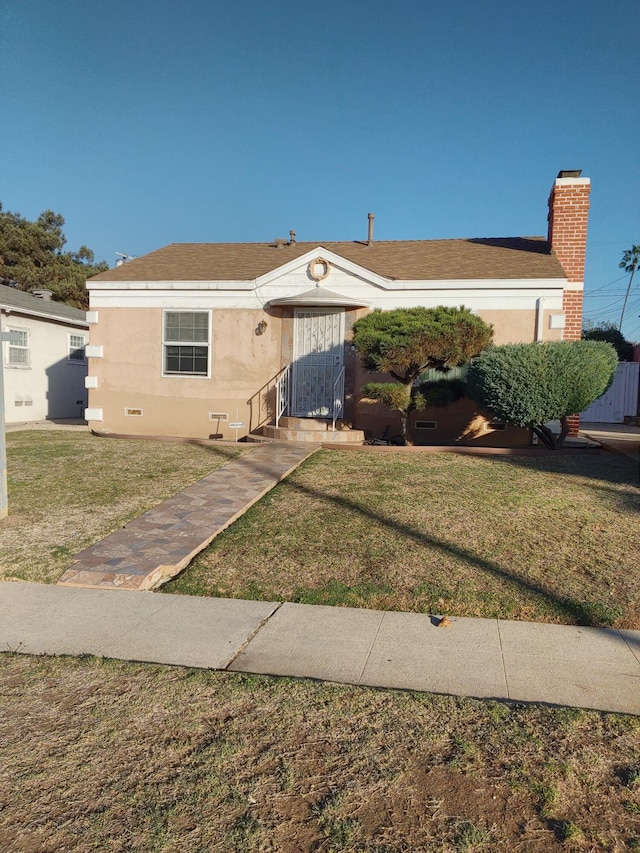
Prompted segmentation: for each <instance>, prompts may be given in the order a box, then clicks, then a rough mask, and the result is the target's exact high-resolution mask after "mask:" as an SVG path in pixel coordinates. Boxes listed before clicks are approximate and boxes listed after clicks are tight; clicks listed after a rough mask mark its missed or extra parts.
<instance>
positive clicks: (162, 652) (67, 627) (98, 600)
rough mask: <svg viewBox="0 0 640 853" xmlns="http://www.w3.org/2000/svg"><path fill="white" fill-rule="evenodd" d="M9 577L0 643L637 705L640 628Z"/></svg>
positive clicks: (1, 600) (452, 690)
mask: <svg viewBox="0 0 640 853" xmlns="http://www.w3.org/2000/svg"><path fill="white" fill-rule="evenodd" d="M437 622H438V620H437V619H436V618H434V617H431V616H428V615H423V614H418V613H397V612H383V611H376V610H356V609H352V608H346V607H320V606H309V605H304V604H289V603H284V604H281V603H278V602H267V601H241V600H235V599H233V600H232V599H216V598H196V597H190V596H182V595H158V594H154V593H150V592H147V593H136V594H133V593H130V594H127V592H125V591H115V590H105V589H81V588H69V587H59V586H50V585H47V584H29V583H11V582H6V581H5V582H0V650H1V651H10V652H21V653H25V654H36V655H39V654H51V655H60V654H69V655H78V654H92V655H100V656H104V657H111V658H119V659H122V660H132V661H149V662H155V663H163V664H178V665H183V666H193V667H202V668H209V669H217V670H227V671H232V672H247V673H264V674H270V675H283V676H296V677H305V678H316V679H322V680H327V681H337V682H343V683H348V684H357V685H369V686H374V687H393V688H402V689H408V690H420V691H429V692H435V693H446V694H452V695H456V696H475V697H479V698H492V699H503V700H505V699H506V700H514V701H521V702H543V703H549V704H552V705H571V706H576V707H581V708H593V709H598V710H603V711H615V712H621V713H629V714H640V631H617V630H613V629H598V628H582V627H573V626H564V625H544V624H540V623H528V622H505V621H502V620H498V619H463V618H457V617H451V619H450V622H451V625H450V627H448V628H444V627H437Z"/></svg>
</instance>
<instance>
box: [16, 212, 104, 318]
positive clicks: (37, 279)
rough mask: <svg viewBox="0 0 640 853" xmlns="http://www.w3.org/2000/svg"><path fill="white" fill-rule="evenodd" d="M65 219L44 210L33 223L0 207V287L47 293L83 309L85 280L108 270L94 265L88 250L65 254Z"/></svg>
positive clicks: (84, 303) (87, 299) (80, 249)
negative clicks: (42, 290)
mask: <svg viewBox="0 0 640 853" xmlns="http://www.w3.org/2000/svg"><path fill="white" fill-rule="evenodd" d="M63 226H64V218H63V217H62V216H61V215H60V214H59V213H54V212H53V211H52V210H45V211H43V212H42V213H41V214H40V216H38V218H37V219H36V221H35V222H31V221H29V220H28V219H25V218H24V217H22V216H20V214H19V213H11V212H10V211H3V209H2V205H1V204H0V284H5V285H9V286H10V287H17V288H19V289H20V290H25V291H27V292H29V291H32V290H36V289H46V290H50V291H51V292H52V294H53V297H52V298H53V299H54V300H56V301H57V302H65V303H67V304H68V305H73V306H75V307H76V308H82V309H86V308H87V307H88V305H89V297H88V294H87V290H86V287H85V282H86V280H87V278H90V277H91V276H92V275H96V274H97V273H99V272H104V271H105V270H107V269H109V265H108V264H107V263H106V261H100V262H99V263H96V262H95V257H94V254H93V252H92V251H91V249H89V248H88V247H87V246H81V247H80V248H79V249H78V251H77V252H70V251H65V250H64V247H65V244H66V238H65V236H64V233H63V231H62V228H63Z"/></svg>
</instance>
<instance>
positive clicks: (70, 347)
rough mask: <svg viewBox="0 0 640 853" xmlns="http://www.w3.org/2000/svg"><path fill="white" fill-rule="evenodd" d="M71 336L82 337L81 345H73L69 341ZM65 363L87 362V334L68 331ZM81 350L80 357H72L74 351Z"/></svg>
mask: <svg viewBox="0 0 640 853" xmlns="http://www.w3.org/2000/svg"><path fill="white" fill-rule="evenodd" d="M72 338H82V346H81V347H78V346H73V345H72V343H71V339H72ZM67 344H68V348H67V364H86V363H87V353H86V347H87V336H86V335H83V334H81V333H79V332H69V333H68V335H67ZM80 350H82V358H74V357H73V353H74V352H80Z"/></svg>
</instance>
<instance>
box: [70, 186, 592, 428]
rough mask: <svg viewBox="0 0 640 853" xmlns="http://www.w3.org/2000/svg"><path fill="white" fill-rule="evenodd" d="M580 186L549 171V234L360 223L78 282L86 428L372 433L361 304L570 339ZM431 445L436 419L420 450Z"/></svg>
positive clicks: (582, 206) (193, 252)
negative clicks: (393, 237)
mask: <svg viewBox="0 0 640 853" xmlns="http://www.w3.org/2000/svg"><path fill="white" fill-rule="evenodd" d="M589 189H590V186H589V180H588V179H587V178H582V177H581V176H580V173H579V172H561V173H560V175H559V176H558V178H557V179H556V181H555V182H554V185H553V187H552V191H551V196H550V198H549V229H548V235H547V238H544V237H508V238H495V239H485V238H478V239H452V240H410V241H376V240H375V239H374V235H373V217H372V216H371V215H370V219H369V233H368V237H367V239H365V240H362V241H357V240H356V241H353V242H332V241H331V242H322V241H319V242H313V241H312V242H296V239H295V233H294V232H291V233H290V239H289V240H275V241H274V242H273V243H232V244H230V243H193V244H189V243H175V244H172V245H169V246H166V247H165V248H162V249H159V250H158V251H155V252H152V253H151V254H149V255H145V256H143V257H140V258H137V259H135V260H132V261H130V262H128V263H125V264H122V265H120V266H118V267H116V268H115V269H113V270H109V271H108V272H104V273H101V274H100V275H97V276H95V277H94V278H92V279H90V280H89V281H88V282H87V287H88V289H89V293H90V311H89V313H88V315H87V319H88V321H89V323H90V344H89V346H88V347H87V355H88V357H89V375H88V376H87V387H88V388H89V406H88V408H87V410H86V418H87V420H88V422H89V426H90V427H91V429H92V430H94V431H95V432H97V433H101V434H105V435H106V434H125V435H148V436H153V435H157V436H182V437H194V438H208V437H211V436H216V437H221V438H235V437H236V436H237V437H238V438H244V437H245V436H247V435H248V434H249V433H250V432H255V431H257V430H263V431H264V432H265V433H267V434H270V435H272V436H274V435H275V436H277V435H278V431H277V430H276V429H275V425H276V423H277V424H278V426H279V428H282V426H283V424H284V425H286V426H291V423H290V422H285V421H283V420H282V419H283V418H286V417H289V418H298V419H309V420H310V419H326V421H327V423H328V425H329V428H330V429H331V428H332V426H333V423H334V421H335V420H336V419H339V421H340V422H343V421H347V422H349V423H351V424H352V425H353V426H354V428H357V429H361V430H364V429H369V430H372V431H373V432H375V431H376V430H378V429H379V430H380V431H382V429H384V426H385V423H388V422H389V420H390V415H389V412H388V411H387V410H385V409H384V407H382V406H380V405H379V404H376V405H372V404H371V402H370V401H366V400H362V399H361V394H360V388H361V386H362V385H363V384H364V382H366V381H370V380H371V378H372V377H371V374H369V373H365V371H364V370H363V368H362V367H361V365H360V363H359V360H358V357H357V355H356V353H355V352H354V350H353V348H352V346H351V336H352V335H351V330H352V326H353V323H354V321H355V320H356V319H357V318H358V317H360V316H362V315H363V314H365V313H366V312H368V311H371V310H373V309H375V308H380V309H383V310H384V309H390V308H398V307H413V306H420V305H422V306H427V307H430V306H437V305H449V306H460V305H464V306H466V307H468V308H470V309H472V310H473V311H474V312H476V313H477V314H478V315H479V316H480V317H482V318H483V319H484V320H486V321H487V322H490V323H492V324H493V326H494V329H495V341H496V343H499V344H501V343H507V342H519V341H535V340H559V339H562V338H563V337H564V338H579V337H580V330H581V325H582V289H583V279H584V256H585V248H586V224H587V213H588V205H589ZM541 218H542V215H541ZM469 414H471V415H473V414H474V413H472V412H470V413H469ZM430 423H433V421H431V422H430ZM442 425H443V428H444V420H443V421H442ZM298 426H300V424H298ZM447 429H448V430H449V432H450V429H451V428H450V426H449V427H447ZM456 429H458V426H455V427H454V430H456ZM445 432H446V430H445ZM298 437H300V436H298ZM445 438H447V440H448V438H450V436H448V434H447V436H445V435H444V433H443V432H442V430H440V429H439V428H438V426H437V424H436V427H435V428H432V429H431V431H430V433H429V437H428V438H427V439H426V440H425V443H432V444H433V443H435V444H440V443H445ZM500 440H504V437H503V436H500V437H498V438H497V439H496V440H495V442H497V443H499V442H500ZM495 442H494V443H495ZM489 443H491V442H489Z"/></svg>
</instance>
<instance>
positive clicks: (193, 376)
mask: <svg viewBox="0 0 640 853" xmlns="http://www.w3.org/2000/svg"><path fill="white" fill-rule="evenodd" d="M168 314H206V316H207V340H206V343H205V342H204V341H172V340H170V339H168V338H166V337H165V330H166V317H167V315H168ZM211 326H212V318H211V310H210V309H207V308H204V309H200V308H165V309H164V310H163V312H162V356H161V357H162V376H163V377H164V378H166V379H210V378H211ZM168 346H202V347H204V346H206V348H207V372H206V373H177V372H173V371H167V369H166V348H167V347H168Z"/></svg>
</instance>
